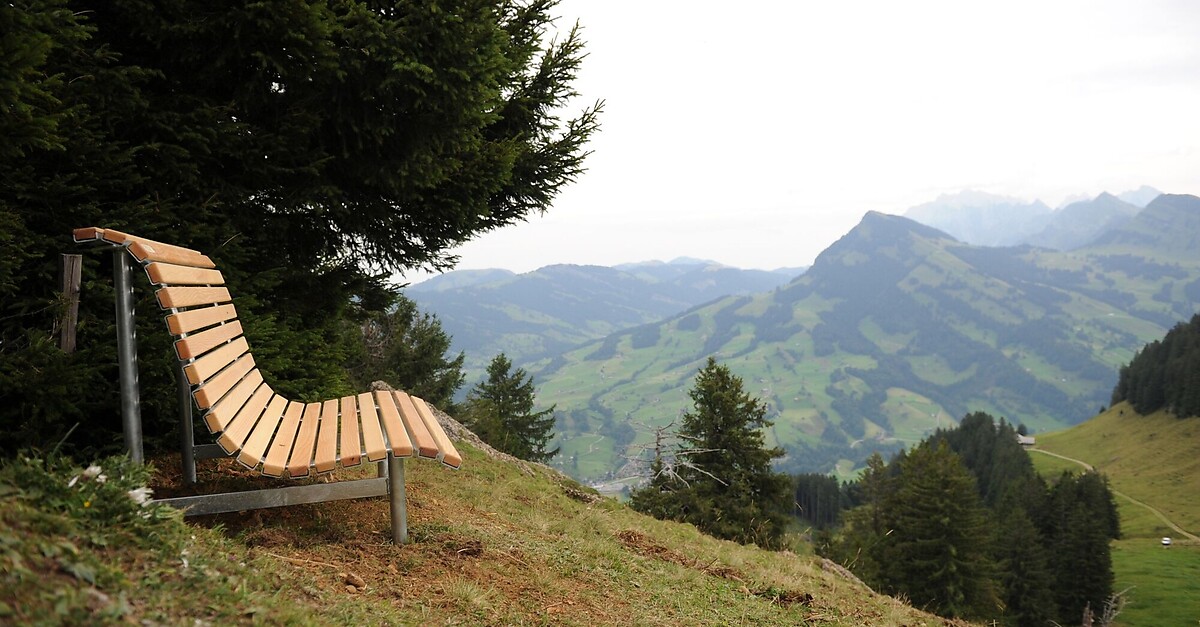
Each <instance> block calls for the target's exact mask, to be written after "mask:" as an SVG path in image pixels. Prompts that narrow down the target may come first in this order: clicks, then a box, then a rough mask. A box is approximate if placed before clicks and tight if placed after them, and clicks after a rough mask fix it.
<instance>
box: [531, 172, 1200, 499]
mask: <svg viewBox="0 0 1200 627" xmlns="http://www.w3.org/2000/svg"><path fill="white" fill-rule="evenodd" d="M1097 200H1098V201H1101V204H1112V202H1113V201H1111V200H1109V199H1108V198H1103V197H1102V198H1101V199H1097ZM1198 236H1200V199H1198V198H1196V197H1194V196H1180V195H1163V196H1160V197H1159V198H1157V199H1156V200H1155V201H1154V202H1152V203H1151V204H1150V205H1149V206H1148V207H1147V208H1146V209H1144V210H1142V211H1141V212H1139V213H1138V214H1137V215H1136V216H1134V217H1133V218H1131V219H1129V220H1127V221H1123V222H1122V223H1121V224H1119V225H1116V226H1110V227H1109V228H1107V230H1104V231H1103V232H1101V233H1097V234H1096V235H1095V237H1094V238H1093V240H1092V243H1091V244H1088V245H1086V246H1083V247H1079V248H1075V249H1073V250H1071V251H1069V252H1060V251H1055V250H1050V249H1046V248H1037V247H1034V246H1032V245H1024V246H1018V247H1007V248H991V247H983V246H976V245H971V244H968V243H964V242H962V241H959V240H957V239H955V238H953V237H951V236H949V235H947V234H946V233H944V232H942V231H939V230H937V229H934V228H932V227H929V226H925V225H922V224H919V223H917V222H914V221H912V220H909V219H907V218H903V217H898V216H888V215H883V214H878V213H870V214H867V215H866V216H865V217H864V218H863V220H862V222H861V223H860V224H859V225H858V226H857V227H855V228H854V229H853V230H852V231H850V232H849V233H848V234H846V235H845V236H844V237H843V238H842V239H840V240H839V241H838V242H836V243H835V244H833V245H832V246H830V247H829V248H828V249H827V250H826V251H824V252H823V253H822V254H821V255H820V256H819V257H818V258H817V260H816V262H815V263H814V265H813V266H812V268H810V269H809V270H808V271H807V272H806V273H804V274H803V275H801V276H800V277H799V278H797V279H796V280H794V281H792V282H791V283H789V284H787V285H786V286H781V287H779V288H776V289H774V290H771V291H768V292H764V293H757V294H748V295H740V296H728V297H725V298H722V299H719V300H717V301H714V302H711V303H708V304H705V305H701V306H697V307H695V308H693V309H690V310H688V311H684V312H679V313H676V314H675V315H673V316H671V317H670V318H668V319H666V320H663V321H659V322H653V323H649V324H644V325H641V326H638V327H635V328H632V329H626V330H623V331H620V332H617V333H615V334H613V335H610V336H608V337H606V338H604V339H603V340H599V341H595V342H592V343H590V344H588V345H585V346H583V347H580V348H577V349H574V350H571V351H568V352H566V353H564V354H562V355H559V356H557V357H554V358H552V359H546V360H544V361H542V362H541V363H539V364H533V365H531V367H532V368H533V369H534V372H535V373H536V375H537V380H538V387H539V397H538V398H539V404H541V405H543V406H548V405H549V404H551V403H555V404H557V407H558V410H559V412H560V418H561V421H560V427H561V444H562V447H563V454H562V457H561V458H560V462H559V463H561V464H563V465H564V466H565V468H566V469H567V470H568V471H570V472H573V473H575V474H576V475H577V476H581V477H585V478H587V477H593V478H594V477H599V476H602V475H604V474H606V473H607V472H610V471H613V470H616V469H617V468H618V467H619V466H621V463H622V461H623V460H622V458H621V454H622V453H624V452H627V451H629V450H632V449H629V448H628V447H630V446H636V445H638V444H642V443H646V442H648V441H649V439H650V428H651V427H653V426H661V425H666V424H668V423H670V422H672V421H673V420H675V419H676V418H677V417H678V415H679V414H680V412H682V411H684V410H685V409H686V408H687V407H688V398H687V395H686V392H687V390H688V389H689V388H690V386H691V384H692V380H693V377H694V376H695V373H696V371H697V370H698V369H699V368H700V367H701V366H702V365H703V361H704V360H705V359H706V358H707V357H708V356H709V355H715V356H717V358H718V359H719V360H721V361H722V362H723V363H725V364H727V365H728V366H729V367H730V368H731V369H732V370H733V371H734V372H735V374H738V375H739V376H741V377H742V378H743V379H744V380H745V382H746V384H747V386H748V387H749V391H750V392H751V393H753V394H755V395H757V396H759V397H761V398H762V399H763V400H764V401H765V402H767V403H768V404H769V406H770V414H771V418H772V419H773V420H774V421H775V425H774V427H772V428H771V429H770V432H769V439H770V441H771V442H772V443H775V444H779V445H781V446H783V447H784V448H785V449H786V450H787V451H788V454H789V455H788V458H787V459H786V460H785V462H784V465H785V467H786V468H788V469H790V470H821V471H828V470H830V469H832V468H833V467H834V466H835V465H837V464H843V465H844V467H849V466H852V465H853V464H854V463H856V462H857V461H859V460H861V459H862V458H863V457H865V455H866V454H867V453H868V452H869V451H870V450H873V449H877V448H885V449H886V448H896V447H899V446H900V445H902V444H904V443H911V442H915V441H916V440H918V439H919V438H920V437H922V436H923V435H925V434H926V433H927V432H928V431H930V430H931V429H933V428H935V427H937V426H938V425H947V424H949V422H950V421H955V420H957V419H958V418H961V417H962V415H964V414H965V413H966V412H968V411H974V410H983V411H988V412H990V413H992V414H993V415H996V416H1003V417H1006V418H1008V419H1009V420H1011V421H1013V422H1022V423H1026V424H1027V425H1028V426H1030V427H1032V428H1034V429H1035V430H1044V429H1048V428H1057V427H1061V426H1065V425H1068V424H1074V423H1077V422H1079V421H1081V420H1083V419H1085V418H1087V417H1089V416H1091V415H1093V414H1094V413H1095V412H1096V410H1097V409H1099V408H1100V407H1101V406H1104V405H1106V404H1107V402H1108V398H1109V395H1110V393H1111V390H1112V386H1113V384H1114V383H1115V381H1116V374H1117V368H1118V367H1119V366H1120V365H1121V364H1123V363H1125V362H1127V361H1128V360H1129V359H1130V358H1131V357H1132V355H1133V353H1134V351H1136V350H1137V349H1139V348H1140V347H1141V346H1143V345H1144V344H1145V343H1146V342H1148V341H1150V340H1153V339H1156V338H1160V337H1162V335H1163V334H1164V333H1165V331H1166V329H1167V328H1169V327H1170V326H1172V325H1173V324H1175V323H1176V322H1177V321H1180V320H1183V319H1185V318H1188V317H1190V316H1191V315H1192V313H1194V312H1195V311H1196V308H1197V305H1198V304H1200V241H1198V240H1200V237H1198Z"/></svg>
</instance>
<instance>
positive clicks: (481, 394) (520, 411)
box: [466, 353, 558, 462]
mask: <svg viewBox="0 0 1200 627" xmlns="http://www.w3.org/2000/svg"><path fill="white" fill-rule="evenodd" d="M535 394H536V390H535V389H534V386H533V376H532V375H529V374H527V373H526V372H525V370H524V369H521V368H517V369H516V370H513V369H512V362H511V361H510V360H509V359H508V357H506V356H505V355H504V353H500V354H499V355H496V357H495V358H493V359H492V362H491V363H490V364H488V367H487V378H486V379H485V380H483V381H481V382H480V383H477V384H475V387H474V389H472V390H471V392H470V393H469V394H467V402H466V405H467V411H466V420H467V425H468V426H469V427H471V429H472V430H473V431H474V432H475V434H476V435H478V436H479V437H480V438H482V439H483V441H484V442H487V443H488V444H490V445H492V446H494V447H495V448H496V449H498V450H500V451H503V452H505V453H508V454H509V455H512V456H514V457H519V458H521V459H528V460H530V461H535V462H545V461H547V460H549V459H550V458H551V457H554V456H555V455H557V454H558V448H554V449H552V450H546V443H548V442H549V441H550V438H551V437H553V435H554V433H553V430H554V407H553V406H551V407H550V408H548V409H543V410H542V411H534V410H533V406H534V396H535Z"/></svg>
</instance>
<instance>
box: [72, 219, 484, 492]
mask: <svg viewBox="0 0 1200 627" xmlns="http://www.w3.org/2000/svg"><path fill="white" fill-rule="evenodd" d="M74 238H75V241H76V242H104V243H108V244H112V245H114V246H122V247H124V248H125V250H127V251H128V252H129V254H130V255H132V256H133V258H134V259H135V260H137V262H138V263H140V264H141V265H142V267H143V268H144V269H145V271H146V275H147V276H148V277H149V278H150V282H151V283H153V284H154V285H157V286H159V289H158V291H157V292H156V295H157V297H158V303H159V306H160V307H162V308H163V309H164V310H168V311H169V312H170V313H169V314H168V315H167V317H166V322H167V328H168V330H169V331H170V333H171V335H173V336H174V337H175V338H176V341H175V352H176V354H177V356H178V358H179V360H180V364H181V366H182V367H183V372H184V374H185V375H186V377H187V382H188V384H189V385H190V389H191V395H192V398H193V399H195V403H196V406H197V407H198V408H199V409H200V411H201V412H202V417H203V419H204V424H205V425H206V426H207V427H208V430H209V431H210V432H211V433H213V434H215V435H217V443H218V444H219V445H220V446H221V448H222V449H223V450H224V451H225V453H226V454H228V455H236V456H237V460H238V461H239V462H241V463H242V464H244V465H245V466H247V467H249V468H252V469H258V470H260V471H261V472H262V474H264V475H268V476H271V477H293V478H295V477H304V476H307V475H309V473H310V471H311V472H317V473H322V472H328V471H330V470H333V469H334V468H336V467H337V466H338V465H339V464H340V465H341V466H356V465H358V464H359V463H361V461H362V460H363V458H366V459H367V460H368V461H372V462H379V461H383V460H384V459H386V458H387V456H388V453H389V452H391V453H392V454H393V455H394V456H395V457H401V458H403V457H423V458H427V459H436V460H437V461H440V462H442V463H443V464H445V465H447V466H449V467H451V468H455V469H457V468H458V467H459V466H460V465H461V464H462V457H461V456H460V455H459V453H458V451H457V450H456V449H455V448H454V445H453V444H452V443H451V442H450V438H448V437H447V436H446V432H445V431H444V430H443V429H442V427H441V425H440V424H438V421H437V419H436V418H435V417H434V415H433V412H432V411H430V409H429V406H428V405H426V403H425V401H423V400H421V399H420V398H417V397H415V396H410V395H409V394H406V393H404V392H399V391H395V392H383V391H376V392H373V393H370V392H365V393H362V394H358V395H357V396H345V397H342V398H338V399H330V400H327V401H324V402H321V403H301V402H297V401H291V400H288V399H286V398H284V397H283V396H280V395H279V394H276V393H275V391H274V390H272V389H271V386H270V385H268V384H267V383H266V382H265V381H263V377H262V374H261V372H260V371H259V369H258V367H257V365H256V364H255V362H254V356H253V355H252V354H251V353H250V346H249V344H248V343H247V341H246V337H245V336H244V335H243V334H242V325H241V323H240V322H238V319H237V311H235V309H234V307H233V303H232V302H231V300H232V299H231V297H230V295H229V290H228V289H226V288H225V280H224V278H223V277H222V276H221V272H220V271H218V270H217V269H216V265H215V264H214V263H213V262H212V260H211V259H209V258H208V257H207V256H206V255H204V254H202V253H200V252H199V251H195V250H192V249H189V248H183V247H180V246H173V245H171V244H164V243H162V242H156V241H154V240H150V239H146V238H143V237H137V236H134V235H129V234H127V233H122V232H120V231H115V230H112V229H103V228H96V227H88V228H82V229H76V230H75V232H74Z"/></svg>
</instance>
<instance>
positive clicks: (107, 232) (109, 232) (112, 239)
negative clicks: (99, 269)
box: [75, 226, 201, 255]
mask: <svg viewBox="0 0 1200 627" xmlns="http://www.w3.org/2000/svg"><path fill="white" fill-rule="evenodd" d="M81 233H82V234H85V235H86V234H88V233H90V234H91V236H92V238H97V239H104V240H105V241H107V242H109V243H111V244H133V243H134V242H140V243H142V244H150V245H153V246H159V247H162V248H169V249H171V250H174V251H177V252H181V253H191V254H193V255H199V254H201V253H200V251H198V250H192V249H191V248H184V247H183V246H178V245H176V244H168V243H166V242H160V241H157V240H152V239H150V238H148V237H142V236H140V235H130V234H129V233H125V232H122V231H118V230H116V229H101V228H96V227H94V226H92V227H86V228H82V229H75V240H76V241H79V240H80V237H79V235H80V234H81Z"/></svg>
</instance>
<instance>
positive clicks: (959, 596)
mask: <svg viewBox="0 0 1200 627" xmlns="http://www.w3.org/2000/svg"><path fill="white" fill-rule="evenodd" d="M1016 435H1017V432H1016V429H1014V428H1013V427H1012V426H1011V425H1009V424H1007V423H1006V422H1005V421H1004V420H1000V421H997V420H995V419H994V418H993V417H992V416H990V415H988V414H985V413H981V412H976V413H973V414H970V415H968V416H966V417H965V418H964V419H963V420H962V423H961V424H960V425H958V426H956V427H954V428H951V429H945V430H939V431H937V432H936V433H934V434H933V435H932V436H930V437H929V438H927V439H925V440H923V441H922V442H921V443H920V444H919V445H917V446H915V447H913V448H912V449H909V450H906V451H901V452H900V453H899V454H897V455H896V456H895V457H894V458H893V459H891V460H890V461H889V462H885V461H884V460H883V458H882V457H881V456H879V455H878V454H876V455H873V456H872V457H871V458H869V459H868V463H867V468H866V470H865V471H864V473H863V474H862V476H861V477H860V478H859V479H858V480H857V481H855V482H852V483H848V484H845V485H842V486H840V489H837V490H835V488H837V487H838V486H837V485H836V483H835V482H833V481H832V479H828V478H825V479H822V478H818V477H815V476H805V477H800V478H797V479H796V480H795V481H794V482H793V487H794V491H795V499H796V503H797V504H798V505H799V512H798V513H799V515H800V516H802V517H803V518H805V519H806V520H808V521H811V523H812V524H813V525H814V527H816V528H817V529H818V530H817V531H816V532H815V534H814V537H815V538H816V542H817V547H818V551H819V552H820V553H821V554H823V555H825V556H827V557H829V558H830V559H833V560H835V561H837V562H839V563H841V564H842V565H844V566H846V567H847V568H849V569H850V570H851V571H852V572H854V573H855V574H856V575H858V576H859V577H860V578H861V579H862V580H863V581H864V582H866V583H867V584H868V585H871V586H872V587H873V588H875V589H877V590H880V591H884V592H887V593H889V594H893V595H903V596H905V597H906V598H908V599H910V601H911V602H912V603H913V604H914V605H916V606H917V607H925V608H927V609H929V610H930V611H933V612H936V613H938V614H941V615H943V616H948V617H965V618H975V619H982V618H994V617H996V616H1002V617H1003V621H1004V624H1008V625H1045V624H1047V621H1051V620H1053V621H1057V622H1058V623H1060V624H1072V623H1076V622H1078V621H1079V619H1080V617H1081V616H1082V615H1083V612H1084V608H1085V607H1090V608H1092V609H1093V610H1095V609H1096V608H1100V607H1102V606H1103V603H1104V602H1105V601H1107V600H1108V599H1109V597H1110V595H1111V594H1112V592H1113V590H1112V585H1113V572H1112V559H1111V554H1110V550H1109V540H1111V539H1115V538H1118V537H1119V536H1120V523H1119V520H1118V518H1117V510H1116V505H1115V503H1114V501H1113V496H1112V492H1111V491H1110V490H1109V487H1108V483H1107V481H1106V480H1105V479H1104V477H1102V476H1101V475H1098V474H1096V473H1093V472H1088V473H1084V474H1079V475H1071V474H1065V473H1064V474H1063V475H1061V476H1060V477H1057V478H1056V479H1054V480H1053V481H1049V482H1047V481H1045V480H1044V479H1042V478H1041V477H1039V476H1038V475H1037V474H1036V473H1035V472H1034V470H1033V466H1032V464H1031V462H1030V460H1029V456H1028V454H1026V452H1025V451H1024V450H1023V449H1022V448H1021V446H1020V445H1019V444H1018V443H1017V438H1016ZM839 510H840V511H839ZM836 514H840V518H837V516H836ZM835 520H838V521H840V524H838V525H836V526H834V525H833V523H834V521H835Z"/></svg>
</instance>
